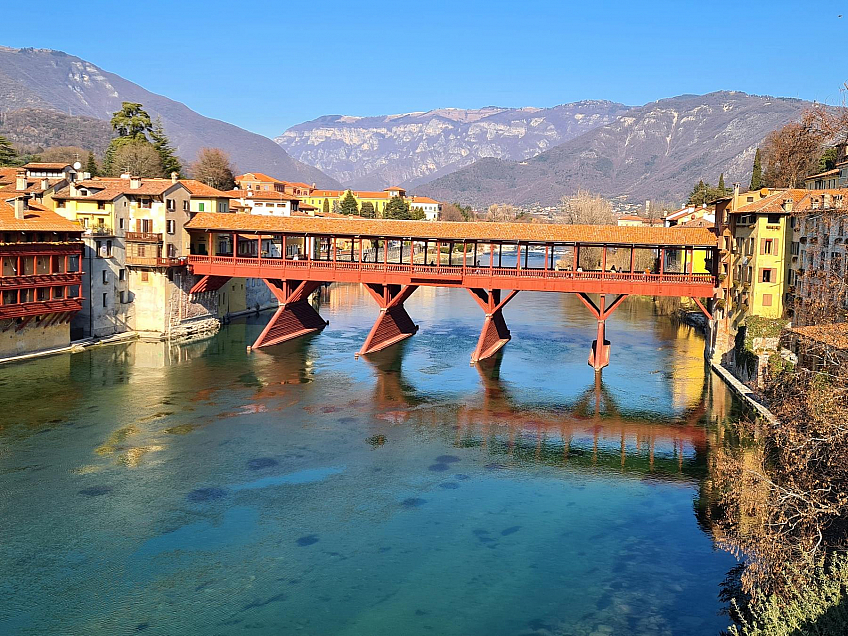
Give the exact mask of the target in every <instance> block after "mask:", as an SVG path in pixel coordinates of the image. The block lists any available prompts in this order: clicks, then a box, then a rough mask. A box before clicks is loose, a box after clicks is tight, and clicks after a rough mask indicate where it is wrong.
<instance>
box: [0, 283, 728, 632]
mask: <svg viewBox="0 0 848 636" xmlns="http://www.w3.org/2000/svg"><path fill="white" fill-rule="evenodd" d="M406 307H407V309H408V311H409V313H410V315H411V316H412V317H413V319H414V320H415V322H416V323H417V324H419V325H420V326H421V329H420V331H419V332H418V333H417V334H416V335H415V336H413V337H412V338H411V339H409V340H407V341H406V342H405V343H403V344H402V345H400V346H397V347H394V348H392V349H389V350H386V351H383V352H380V353H377V354H374V355H373V356H369V357H368V358H363V359H359V360H356V359H354V353H355V352H356V351H357V350H358V349H359V347H360V346H361V344H362V342H363V340H364V339H365V336H366V335H367V333H368V330H369V329H370V327H371V324H372V323H373V320H374V319H375V317H376V315H377V306H376V303H374V302H373V300H372V299H371V298H370V296H368V295H367V294H366V293H365V291H364V290H363V289H361V288H360V287H356V286H339V285H334V286H333V287H331V288H330V289H329V293H328V297H327V294H325V298H324V300H323V304H322V307H321V313H322V315H323V316H324V317H325V318H326V319H328V320H329V321H330V325H329V326H328V327H327V328H326V329H325V330H324V331H323V332H322V333H320V334H317V335H314V336H310V337H307V338H303V339H300V340H298V341H295V342H291V343H285V344H283V345H280V346H277V347H272V348H270V349H267V350H260V351H254V352H252V353H248V352H247V351H246V346H247V345H248V344H250V343H252V342H253V340H254V339H255V338H256V336H257V335H258V333H259V332H260V331H261V329H262V327H263V326H264V324H265V322H266V321H267V320H268V318H269V317H270V314H269V313H264V314H262V315H260V316H258V317H250V318H247V319H240V320H236V321H234V322H232V323H231V324H229V325H227V326H225V327H223V328H222V329H221V331H220V332H219V333H218V334H217V335H215V336H214V337H211V338H207V339H204V340H198V341H195V342H190V343H184V344H181V345H173V344H167V343H143V342H133V343H126V344H120V345H113V346H104V347H99V348H92V349H89V350H86V351H85V352H82V353H76V354H68V355H61V356H54V357H50V358H43V359H38V360H34V361H31V362H27V363H25V364H15V365H6V366H2V367H0V413H2V415H0V422H2V425H0V536H2V540H0V633H3V634H8V635H11V634H27V635H29V634H32V635H36V634H37V635H39V636H42V635H46V634H86V635H88V634H95V635H100V634H103V635H110V636H111V635H116V634H136V633H144V634H169V635H171V634H181V635H194V634H204V635H206V634H256V635H264V634H289V633H290V634H316V635H318V634H342V635H354V634H356V635H369V636H374V635H390V634H392V635H395V634H403V635H418V634H439V635H442V634H445V635H452V634H456V635H475V634H480V635H500V634H509V635H513V634H539V635H541V634H575V635H577V634H580V635H583V634H592V635H593V636H602V635H609V634H622V635H624V634H627V635H633V634H646V635H647V634H651V635H654V634H675V635H676V634H698V635H702V634H703V635H715V634H717V633H718V632H719V631H720V630H721V629H723V628H724V627H726V626H727V624H728V619H727V617H726V616H722V615H720V610H721V607H722V604H721V603H720V601H719V600H718V592H719V584H720V582H721V581H722V580H723V579H724V577H725V575H726V574H727V572H728V570H730V568H732V567H733V565H734V564H735V560H734V559H733V558H732V557H731V556H730V555H728V554H727V553H725V552H722V551H720V550H718V549H717V548H716V547H715V546H714V541H713V538H712V536H711V535H710V524H709V520H708V516H709V515H708V514H706V513H705V512H704V511H705V507H706V506H707V504H708V503H709V501H707V500H706V497H707V495H706V494H705V493H706V492H707V489H705V487H704V484H705V480H706V479H707V478H708V466H709V457H710V453H711V452H712V450H713V449H714V448H715V447H716V445H717V444H722V443H727V442H726V441H724V440H725V436H724V427H725V425H726V423H727V422H728V421H731V420H733V419H734V418H736V417H738V416H739V414H740V410H741V407H740V405H739V404H738V403H736V402H735V401H734V399H733V397H732V396H731V394H730V393H729V391H728V390H727V389H726V388H725V387H724V385H723V384H722V383H721V382H720V381H719V380H718V379H717V378H716V377H714V376H712V375H711V374H710V372H709V371H708V370H706V369H705V367H704V362H703V340H702V338H701V337H700V336H699V335H698V334H697V333H695V332H694V331H693V330H692V329H691V328H690V327H687V326H685V325H678V324H676V323H675V322H673V321H672V320H671V319H669V318H665V317H658V316H656V315H655V313H654V309H653V305H652V304H651V303H650V302H649V301H646V300H642V299H629V300H628V301H626V302H625V303H624V304H623V305H622V307H620V308H619V309H618V311H617V312H616V313H615V314H614V316H613V317H612V318H611V319H610V320H609V321H608V326H607V337H608V339H609V340H610V341H611V342H612V359H611V365H610V366H609V367H608V368H607V369H605V370H604V372H603V381H602V382H599V383H596V382H595V374H594V371H593V370H592V369H591V368H590V367H589V366H588V365H587V364H586V359H587V356H588V353H589V347H590V344H591V341H592V339H593V338H594V336H595V332H596V323H595V322H594V320H593V319H592V318H591V316H590V314H589V312H588V311H587V310H586V309H585V307H583V305H582V304H581V303H580V302H579V300H577V299H576V298H575V297H574V296H572V295H556V294H541V293H537V294H533V293H522V294H519V295H518V296H517V297H516V299H515V300H513V301H512V302H511V303H510V304H509V305H508V306H507V308H506V309H505V311H504V314H505V317H506V320H507V324H508V325H509V327H510V329H511V331H512V336H513V340H512V341H511V342H510V343H509V344H507V345H506V347H505V348H504V350H503V352H502V356H501V357H499V358H497V359H495V360H491V361H488V362H487V363H485V364H481V365H479V366H478V367H473V366H469V358H470V355H471V353H472V351H473V350H474V346H475V344H476V340H477V336H478V334H479V329H480V326H481V325H482V321H483V315H482V311H481V310H480V308H479V307H478V305H477V304H476V303H475V302H474V300H473V299H472V298H471V296H470V295H469V294H468V293H467V292H466V291H464V290H449V289H433V288H420V289H419V290H418V291H416V292H415V294H413V296H412V297H411V299H410V300H409V301H407V303H406Z"/></svg>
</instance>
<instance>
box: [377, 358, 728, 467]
mask: <svg viewBox="0 0 848 636" xmlns="http://www.w3.org/2000/svg"><path fill="white" fill-rule="evenodd" d="M381 353H382V355H381V356H379V357H375V356H369V357H368V358H367V359H368V360H369V362H371V364H372V366H373V367H374V368H375V370H376V382H375V385H374V401H375V406H376V407H377V408H378V409H381V410H382V411H383V419H386V420H389V421H393V422H405V423H410V424H412V425H416V426H426V427H428V428H438V427H440V426H442V423H443V422H444V421H446V420H450V421H451V422H452V424H454V423H455V424H454V428H453V429H452V430H451V435H452V437H453V443H454V444H455V445H456V446H458V447H473V446H478V447H482V448H485V449H486V450H487V451H488V452H489V453H490V454H491V455H492V456H494V457H497V458H498V460H499V461H502V462H503V463H505V464H512V463H515V464H521V463H527V462H533V463H545V464H551V465H559V466H563V467H572V468H580V467H586V468H598V469H609V470H614V471H616V472H618V473H622V474H632V475H635V476H639V477H640V478H650V479H667V480H682V481H688V482H697V481H701V480H702V479H703V478H704V477H705V476H706V474H707V470H708V462H707V456H708V454H709V450H710V449H709V446H710V442H711V439H712V437H713V433H711V432H710V426H711V425H712V424H714V421H707V420H706V417H707V413H708V412H710V411H709V409H708V406H712V407H713V408H714V409H716V410H715V411H712V413H716V412H717V413H719V414H720V413H723V412H724V410H723V400H724V399H725V398H723V397H719V398H718V400H715V399H714V397H715V396H724V395H725V394H726V389H725V388H724V387H719V390H717V391H713V386H712V380H711V378H710V377H709V376H707V379H706V381H705V379H704V376H703V375H701V382H700V386H699V388H698V393H697V394H694V393H693V392H694V384H690V385H689V387H688V389H687V390H688V391H689V393H687V394H686V406H687V408H686V410H685V413H684V415H683V416H682V417H681V418H675V419H662V418H659V417H658V416H657V415H655V414H627V415H625V414H622V410H621V408H620V407H619V405H618V404H617V403H616V401H615V399H614V397H613V395H612V393H611V392H609V391H608V390H607V388H606V387H605V386H604V384H603V381H602V379H601V378H600V377H599V376H598V377H596V379H595V383H594V384H593V385H592V386H590V387H587V388H586V390H585V391H584V392H583V394H581V395H580V396H579V397H578V399H577V400H576V401H575V402H574V403H572V404H570V405H567V406H562V407H559V408H548V407H539V406H536V405H528V404H521V403H519V402H517V401H516V400H515V399H514V398H513V396H512V395H511V394H510V389H509V386H508V385H507V384H505V383H504V382H502V381H501V379H500V361H501V359H502V358H501V356H497V357H495V358H494V359H492V360H491V361H489V362H488V364H481V365H478V366H477V369H478V372H479V373H480V378H481V383H482V386H483V390H482V392H481V393H480V395H479V399H477V400H476V401H474V402H471V403H463V404H460V405H459V406H452V407H451V410H450V415H449V416H448V415H447V414H445V413H443V409H444V408H445V407H443V406H441V405H439V404H436V403H435V402H434V403H433V405H432V406H430V405H429V398H428V396H427V395H422V394H420V393H419V392H418V391H417V390H416V388H415V387H414V386H413V384H412V383H410V382H408V381H406V380H405V379H404V376H403V370H402V359H403V356H404V352H403V349H399V350H395V351H394V352H393V351H384V352H381ZM413 407H414V408H413Z"/></svg>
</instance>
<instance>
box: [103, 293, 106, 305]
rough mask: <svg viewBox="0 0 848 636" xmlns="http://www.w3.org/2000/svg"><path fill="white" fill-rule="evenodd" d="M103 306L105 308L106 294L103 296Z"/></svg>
mask: <svg viewBox="0 0 848 636" xmlns="http://www.w3.org/2000/svg"><path fill="white" fill-rule="evenodd" d="M103 306H104V307H105V306H106V294H103Z"/></svg>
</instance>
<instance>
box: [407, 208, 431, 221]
mask: <svg viewBox="0 0 848 636" xmlns="http://www.w3.org/2000/svg"><path fill="white" fill-rule="evenodd" d="M426 218H427V215H426V214H424V210H422V209H421V208H410V210H409V219H410V220H412V221H423V220H425V219H426Z"/></svg>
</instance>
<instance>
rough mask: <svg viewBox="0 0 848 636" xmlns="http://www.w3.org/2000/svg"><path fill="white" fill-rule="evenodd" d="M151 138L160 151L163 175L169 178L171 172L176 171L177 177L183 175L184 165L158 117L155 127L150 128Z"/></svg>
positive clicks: (157, 150)
mask: <svg viewBox="0 0 848 636" xmlns="http://www.w3.org/2000/svg"><path fill="white" fill-rule="evenodd" d="M150 139H151V140H152V142H153V147H154V148H155V149H156V152H158V153H159V158H160V159H161V161H162V173H163V174H162V176H163V177H165V178H168V177H170V176H171V173H173V172H176V173H177V177H180V176H181V173H182V170H183V167H182V164H180V160H179V159H177V155H176V154H175V152H174V149H173V148H172V147H171V142H170V140H169V139H168V136H167V135H166V134H165V127H164V126H163V125H162V119H161V118H160V117H157V118H156V121H155V122H154V124H153V127H152V128H151V129H150Z"/></svg>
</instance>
